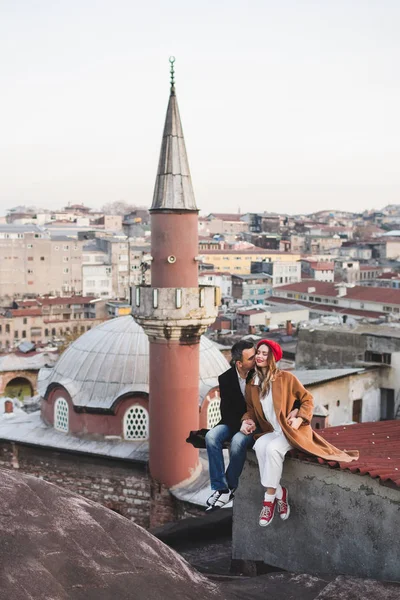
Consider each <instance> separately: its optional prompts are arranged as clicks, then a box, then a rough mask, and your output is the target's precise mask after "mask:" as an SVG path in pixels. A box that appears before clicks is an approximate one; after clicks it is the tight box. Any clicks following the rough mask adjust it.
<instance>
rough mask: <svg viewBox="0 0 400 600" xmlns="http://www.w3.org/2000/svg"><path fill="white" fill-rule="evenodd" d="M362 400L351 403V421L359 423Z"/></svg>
mask: <svg viewBox="0 0 400 600" xmlns="http://www.w3.org/2000/svg"><path fill="white" fill-rule="evenodd" d="M361 411H362V400H354V401H353V421H354V422H355V423H361Z"/></svg>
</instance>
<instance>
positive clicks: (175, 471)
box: [132, 57, 217, 487]
mask: <svg viewBox="0 0 400 600" xmlns="http://www.w3.org/2000/svg"><path fill="white" fill-rule="evenodd" d="M174 61H175V59H174V58H173V57H171V58H170V63H171V92H170V97H169V103H168V108H167V115H166V119H165V126H164V133H163V138H162V144H161V152H160V160H159V163H158V172H157V178H156V184H155V189H154V196H153V203H152V206H151V209H150V213H151V254H152V263H151V287H149V286H136V287H134V289H133V295H132V298H133V303H132V304H133V306H132V314H133V316H134V317H135V319H136V320H137V322H138V323H140V325H142V327H143V328H144V330H145V332H146V333H147V335H148V337H149V342H150V399H149V406H150V474H151V476H152V478H153V479H154V480H156V481H157V482H159V483H161V484H163V485H165V486H167V487H172V486H174V485H176V484H179V483H181V482H182V481H184V480H187V479H189V478H190V477H192V476H194V475H195V474H196V472H197V470H198V468H199V460H198V450H196V449H195V448H193V446H191V445H190V444H187V443H186V441H185V440H186V437H187V436H188V435H189V431H190V430H192V429H198V427H199V342H200V336H201V335H202V334H203V333H204V331H205V330H206V329H207V326H208V325H210V324H211V323H213V321H214V320H215V317H216V315H217V305H216V304H217V299H216V295H215V288H212V287H203V288H199V286H198V265H197V254H198V209H197V206H196V202H195V198H194V193H193V187H192V181H191V177H190V171H189V164H188V160H187V155H186V148H185V140H184V138H183V132H182V125H181V120H180V116H179V110H178V102H177V98H176V93H175V81H174V64H173V63H174Z"/></svg>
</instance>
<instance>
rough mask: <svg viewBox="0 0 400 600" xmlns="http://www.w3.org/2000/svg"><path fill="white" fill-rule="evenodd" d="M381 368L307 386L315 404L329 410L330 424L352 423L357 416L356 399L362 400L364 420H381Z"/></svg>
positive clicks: (362, 417)
mask: <svg viewBox="0 0 400 600" xmlns="http://www.w3.org/2000/svg"><path fill="white" fill-rule="evenodd" d="M379 383H380V370H379V369H374V370H371V371H367V372H366V373H359V374H357V375H349V376H348V377H343V378H342V379H335V380H334V381H328V382H326V383H320V384H317V385H312V386H311V385H310V386H307V388H308V390H309V391H310V392H311V394H312V395H313V396H314V405H315V406H317V405H318V404H321V405H322V406H325V407H327V409H328V412H329V417H328V420H329V425H330V426H331V427H334V426H335V425H342V424H343V423H350V422H351V421H352V416H353V402H354V400H362V414H361V421H362V422H365V421H379V419H380V414H381V413H380V410H381V405H380V399H381V393H380V387H379Z"/></svg>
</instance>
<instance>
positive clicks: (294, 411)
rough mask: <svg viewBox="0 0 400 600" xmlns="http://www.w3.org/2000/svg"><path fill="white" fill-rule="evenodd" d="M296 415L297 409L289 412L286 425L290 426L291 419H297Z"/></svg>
mask: <svg viewBox="0 0 400 600" xmlns="http://www.w3.org/2000/svg"><path fill="white" fill-rule="evenodd" d="M298 413H299V409H298V408H295V409H293V410H291V411H290V413H289V414H288V416H287V417H286V423H287V424H288V425H290V424H291V423H290V421H291V420H292V419H295V418H296V417H297V415H298Z"/></svg>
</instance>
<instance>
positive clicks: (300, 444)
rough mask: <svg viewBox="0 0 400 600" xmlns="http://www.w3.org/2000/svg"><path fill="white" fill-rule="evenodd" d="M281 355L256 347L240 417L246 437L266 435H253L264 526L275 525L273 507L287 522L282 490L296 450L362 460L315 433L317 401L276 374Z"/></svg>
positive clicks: (270, 344)
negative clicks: (287, 457)
mask: <svg viewBox="0 0 400 600" xmlns="http://www.w3.org/2000/svg"><path fill="white" fill-rule="evenodd" d="M282 354H283V353H282V348H281V347H280V346H279V344H277V343H276V342H274V341H273V340H261V341H260V342H258V344H257V353H256V367H255V374H254V377H253V379H252V380H251V382H250V383H248V384H247V385H246V404H247V412H246V413H245V414H244V415H243V417H242V427H241V431H242V432H243V433H245V434H251V433H252V432H253V431H255V429H256V427H259V429H261V431H262V433H261V434H257V435H255V436H254V437H255V438H256V440H257V441H256V443H255V444H254V450H255V452H256V455H257V460H258V465H259V469H260V478H261V483H262V485H263V486H264V487H265V495H264V502H263V507H262V510H261V513H260V520H259V523H260V525H261V527H265V526H267V525H269V524H270V523H271V521H272V519H273V516H274V512H275V508H277V510H278V514H279V516H280V518H281V519H283V520H286V519H287V518H288V517H289V514H290V507H289V504H288V491H287V489H286V488H284V487H282V486H281V485H280V480H281V475H282V469H283V461H284V459H285V454H286V452H288V451H289V450H291V449H292V448H298V449H299V450H302V451H303V452H308V453H309V454H314V455H315V456H319V457H321V458H324V459H326V460H334V461H339V462H350V461H352V460H357V458H358V452H357V451H348V452H344V451H343V450H339V449H338V448H335V446H332V445H331V444H329V443H328V442H327V441H325V440H324V438H322V437H321V436H319V435H317V434H316V433H315V432H314V431H313V430H312V429H311V425H310V423H311V419H312V415H313V397H312V395H311V394H310V393H309V392H308V391H307V390H306V389H305V388H304V387H303V386H302V385H301V383H300V381H299V380H298V379H297V378H296V377H295V376H294V375H293V374H292V373H290V372H289V371H281V370H279V369H278V367H277V366H276V363H277V362H278V361H279V360H280V359H281V358H282ZM296 399H298V400H299V401H300V409H299V411H298V414H297V416H296V417H293V416H291V415H289V413H290V411H291V408H292V406H293V401H294V400H296Z"/></svg>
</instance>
